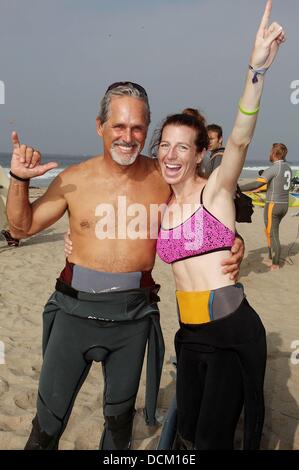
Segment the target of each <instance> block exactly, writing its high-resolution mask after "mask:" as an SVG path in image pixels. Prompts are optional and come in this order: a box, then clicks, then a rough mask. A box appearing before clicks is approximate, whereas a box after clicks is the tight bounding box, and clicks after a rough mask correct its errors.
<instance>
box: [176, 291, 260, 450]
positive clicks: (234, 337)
mask: <svg viewBox="0 0 299 470" xmlns="http://www.w3.org/2000/svg"><path fill="white" fill-rule="evenodd" d="M175 345H176V351H177V357H178V368H177V404H178V433H179V436H180V437H181V439H182V441H185V445H187V448H188V447H190V446H191V447H192V448H196V449H200V450H213V449H233V442H234V434H235V429H236V426H237V423H238V420H239V416H240V413H241V410H242V407H243V404H244V420H245V423H244V428H245V431H244V449H258V448H259V444H260V439H261V434H262V428H263V420H264V399H263V382H264V373H265V364H266V340H265V330H264V327H263V325H262V322H261V320H260V318H259V316H258V315H257V314H256V312H255V311H254V310H253V309H252V308H251V307H250V305H249V304H248V302H247V300H246V299H244V301H243V302H242V304H241V305H240V307H239V308H238V309H237V311H236V312H234V313H232V314H231V315H229V316H227V317H225V318H223V319H221V320H217V321H212V322H210V323H205V324H202V325H198V326H193V325H181V328H180V330H179V331H178V332H177V334H176V338H175Z"/></svg>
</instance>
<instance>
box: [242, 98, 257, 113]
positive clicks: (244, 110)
mask: <svg viewBox="0 0 299 470" xmlns="http://www.w3.org/2000/svg"><path fill="white" fill-rule="evenodd" d="M239 110H240V112H241V113H242V114H245V115H246V116H254V114H257V113H258V112H259V110H260V107H259V106H258V107H257V108H255V109H253V110H252V111H247V109H244V108H242V106H241V101H239Z"/></svg>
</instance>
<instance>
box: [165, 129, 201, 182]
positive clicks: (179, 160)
mask: <svg viewBox="0 0 299 470" xmlns="http://www.w3.org/2000/svg"><path fill="white" fill-rule="evenodd" d="M195 139H196V131H195V129H192V128H191V127H188V126H184V125H181V126H180V125H175V124H170V125H168V126H165V127H164V129H163V133H162V137H161V142H160V145H159V150H158V159H159V163H160V166H161V171H162V175H163V178H164V179H165V181H166V182H167V183H168V184H171V185H174V184H178V183H181V182H184V181H186V180H187V179H188V178H190V177H192V178H194V175H195V171H196V165H197V164H198V163H199V162H200V160H201V159H202V153H198V152H197V150H196V146H195Z"/></svg>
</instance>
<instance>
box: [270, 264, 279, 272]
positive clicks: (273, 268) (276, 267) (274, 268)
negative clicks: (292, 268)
mask: <svg viewBox="0 0 299 470" xmlns="http://www.w3.org/2000/svg"><path fill="white" fill-rule="evenodd" d="M277 269H280V266H279V264H272V266H270V271H277Z"/></svg>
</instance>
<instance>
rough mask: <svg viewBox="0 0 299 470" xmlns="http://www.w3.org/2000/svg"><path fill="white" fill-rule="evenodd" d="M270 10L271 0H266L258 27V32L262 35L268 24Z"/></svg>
mask: <svg viewBox="0 0 299 470" xmlns="http://www.w3.org/2000/svg"><path fill="white" fill-rule="evenodd" d="M271 10H272V0H268V1H267V3H266V7H265V11H264V14H263V17H262V21H261V24H260V27H259V29H258V34H261V35H262V36H263V35H264V32H265V29H266V28H267V26H268V23H269V19H270V15H271Z"/></svg>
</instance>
